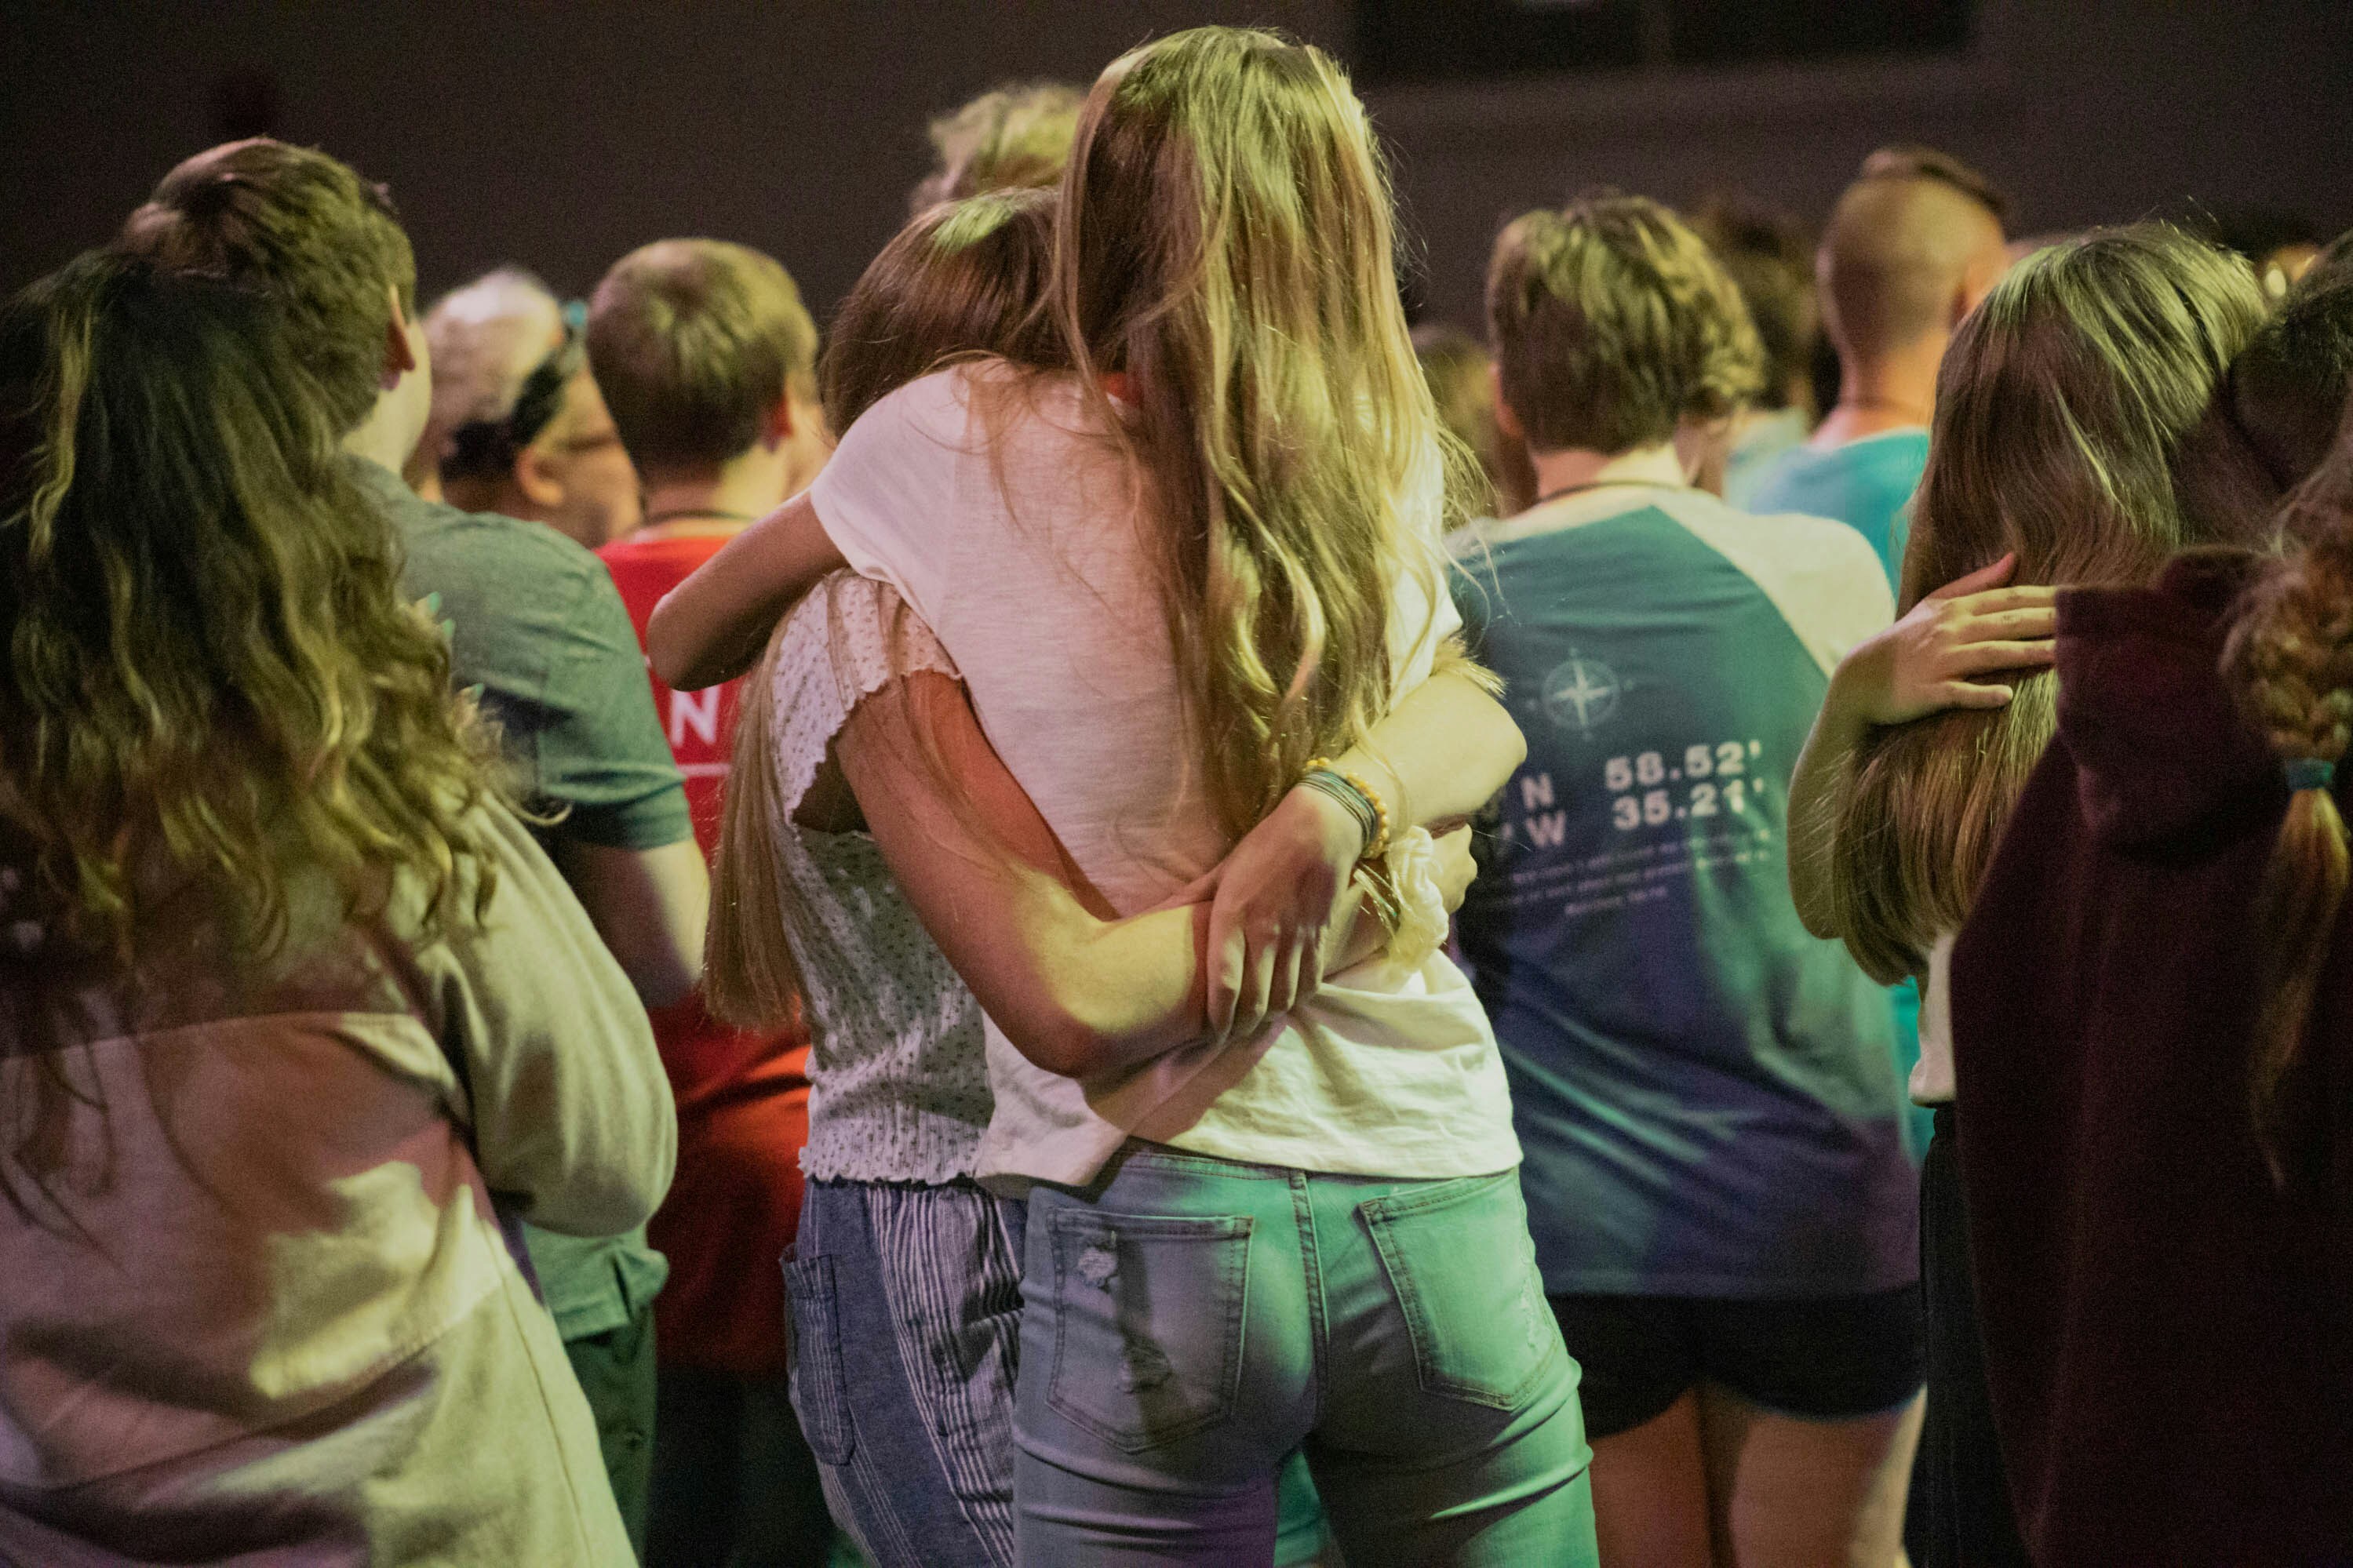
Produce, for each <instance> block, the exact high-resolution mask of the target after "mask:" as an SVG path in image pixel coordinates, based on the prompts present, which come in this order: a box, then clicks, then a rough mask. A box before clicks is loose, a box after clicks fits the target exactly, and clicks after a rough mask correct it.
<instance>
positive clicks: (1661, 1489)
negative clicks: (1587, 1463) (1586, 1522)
mask: <svg viewBox="0 0 2353 1568" xmlns="http://www.w3.org/2000/svg"><path fill="white" fill-rule="evenodd" d="M1707 1497H1708V1492H1707V1468H1706V1464H1705V1458H1704V1451H1703V1449H1702V1447H1701V1444H1700V1415H1699V1401H1698V1399H1697V1398H1696V1397H1695V1396H1694V1395H1693V1394H1684V1395H1683V1397H1682V1398H1681V1399H1678V1400H1676V1401H1675V1402H1674V1404H1672V1405H1669V1406H1668V1407H1667V1408H1666V1410H1665V1411H1664V1412H1663V1413H1662V1414H1660V1415H1655V1416H1653V1417H1651V1419H1650V1420H1648V1421H1645V1422H1643V1423H1642V1424H1641V1426H1637V1427H1635V1428H1633V1429H1632V1430H1631V1431H1627V1432H1620V1433H1618V1434H1616V1435H1615V1436H1609V1437H1597V1438H1595V1439H1594V1440H1593V1527H1594V1533H1595V1534H1596V1536H1598V1537H1599V1541H1600V1545H1601V1568H1711V1563H1712V1562H1713V1559H1712V1557H1711V1555H1710V1553H1709V1551H1708V1508H1707Z"/></svg>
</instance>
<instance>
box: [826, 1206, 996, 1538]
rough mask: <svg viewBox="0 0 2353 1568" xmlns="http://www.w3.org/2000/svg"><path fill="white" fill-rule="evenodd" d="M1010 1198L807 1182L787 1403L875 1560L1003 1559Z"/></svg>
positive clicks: (834, 1500)
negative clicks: (798, 1418) (790, 1399)
mask: <svg viewBox="0 0 2353 1568" xmlns="http://www.w3.org/2000/svg"><path fill="white" fill-rule="evenodd" d="M1024 1217H1025V1211H1024V1209H1023V1206H1022V1205H1018V1204H1008V1203H1005V1202H1003V1201H1001V1200H999V1199H997V1198H994V1197H991V1196H989V1194H987V1193H985V1192H983V1191H982V1190H981V1189H980V1188H979V1187H977V1186H976V1185H974V1184H971V1183H969V1182H955V1183H952V1184H948V1185H945V1186H922V1185H914V1184H894V1183H883V1182H811V1183H810V1184H808V1188H807V1194H806V1196H805V1197H804V1198H803V1199H802V1204H801V1220H800V1233H799V1239H798V1240H797V1243H796V1244H795V1246H794V1247H793V1250H792V1252H791V1253H790V1254H788V1255H787V1258H786V1264H785V1287H786V1292H787V1293H788V1294H789V1296H790V1298H791V1301H792V1327H793V1340H794V1344H793V1352H792V1401H793V1408H794V1410H795V1411H796V1412H797V1413H798V1414H799V1415H800V1420H801V1430H802V1432H803V1433H804V1434H806V1435H807V1438H808V1443H809V1447H810V1449H811V1450H812V1451H813V1452H814V1453H815V1454H816V1455H817V1460H818V1470H819V1473H820V1475H821V1476H822V1478H823V1480H824V1483H825V1495H826V1502H827V1504H828V1507H830V1508H831V1510H833V1516H834V1519H835V1521H837V1522H839V1524H840V1525H841V1527H842V1528H843V1529H845V1530H847V1531H849V1533H850V1534H851V1535H852V1536H854V1537H855V1538H856V1539H857V1542H858V1545H859V1548H860V1551H862V1552H865V1553H866V1556H867V1560H868V1561H869V1562H871V1563H873V1564H874V1565H875V1568H1012V1564H1013V1432H1012V1419H1013V1373H1014V1359H1015V1357H1016V1355H1017V1354H1018V1344H1019V1342H1018V1335H1019V1331H1020V1321H1021V1241H1022V1228H1023V1222H1024Z"/></svg>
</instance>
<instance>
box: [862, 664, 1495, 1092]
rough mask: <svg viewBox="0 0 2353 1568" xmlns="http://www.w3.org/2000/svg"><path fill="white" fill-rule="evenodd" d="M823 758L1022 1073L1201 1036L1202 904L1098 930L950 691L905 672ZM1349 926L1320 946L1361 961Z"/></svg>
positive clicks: (1076, 1068)
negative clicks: (1022, 1060)
mask: <svg viewBox="0 0 2353 1568" xmlns="http://www.w3.org/2000/svg"><path fill="white" fill-rule="evenodd" d="M925 745H929V746H932V747H934V748H936V755H937V757H938V759H939V763H940V764H941V765H940V766H939V767H938V768H937V769H934V767H933V766H932V765H931V763H929V762H927V761H926V760H925V756H924V752H923V749H922V748H923V747H924V746H925ZM836 755H837V757H838V758H839V762H840V765H841V770H842V773H843V774H844V776H845V777H846V778H847V779H848V780H849V785H850V788H851V790H852V791H853V792H854V793H855V794H856V795H857V797H858V801H859V804H860V807H861V808H862V810H863V811H864V813H865V816H866V820H867V825H868V826H869V827H870V829H871V831H872V832H873V835H874V841H875V843H876V845H877V847H880V848H881V851H882V857H883V859H884V860H885V861H886V862H888V863H889V865H890V867H891V871H892V875H893V876H894V877H895V878H897V879H898V881H899V885H900V887H901V889H902V891H904V892H905V894H906V896H907V900H908V901H909V902H910V903H911V904H912V905H913V907H914V910H915V912H916V914H917V916H918V917H920V918H921V919H922V921H923V925H924V927H925V928H926V929H927V930H928V931H931V933H932V936H933V938H934V941H936V942H938V943H939V944H940V950H941V952H944V953H945V954H946V955H947V959H948V962H949V963H952V964H954V965H955V970H956V973H958V974H959V975H961V976H962V977H963V978H964V981H965V984H966V985H968V986H969V987H971V989H972V993H973V994H974V995H975V996H976V997H977V998H978V999H979V1001H980V1005H981V1007H982V1008H983V1010H984V1011H986V1012H987V1014H988V1016H990V1017H991V1018H993V1019H995V1020H996V1021H997V1025H998V1026H999V1027H1001V1028H1003V1029H1004V1031H1005V1033H1006V1035H1007V1037H1008V1038H1009V1039H1011V1040H1012V1041H1013V1043H1014V1044H1015V1045H1016V1046H1017V1047H1019V1048H1020V1050H1021V1051H1022V1053H1023V1054H1024V1055H1025V1056H1027V1057H1029V1059H1030V1060H1031V1061H1033V1062H1035V1063H1036V1064H1037V1065H1039V1067H1042V1068H1046V1069H1047V1070H1048V1071H1050V1072H1056V1073H1061V1074H1063V1075H1065V1076H1068V1077H1072V1078H1083V1077H1089V1076H1092V1075H1093V1074H1096V1073H1101V1072H1104V1071H1108V1070H1113V1069H1117V1068H1124V1067H1130V1066H1133V1065H1134V1064H1136V1063H1138V1062H1142V1061H1145V1060H1147V1059H1149V1058H1152V1057H1155V1056H1157V1055H1159V1054H1160V1053H1161V1052H1163V1051H1166V1050H1167V1049H1169V1048H1171V1047H1176V1046H1179V1045H1183V1044H1186V1043H1187V1042H1188V1041H1191V1040H1195V1039H1198V1038H1200V1037H1203V1036H1204V1035H1206V1034H1207V1033H1208V1009H1207V1005H1206V986H1205V984H1204V978H1203V977H1204V973H1205V968H1204V964H1203V963H1202V954H1203V951H1204V944H1205V942H1206V939H1207V934H1208V915H1209V907H1208V904H1207V903H1206V902H1198V903H1183V904H1175V905H1171V906H1166V907H1163V908H1161V909H1158V910H1152V911H1150V912H1147V913H1145V914H1140V915H1135V916H1132V917H1129V918H1128V919H1125V920H1117V919H1113V918H1110V910H1109V909H1108V907H1107V906H1105V905H1104V904H1103V900H1102V899H1101V898H1100V896H1099V895H1097V894H1095V893H1094V892H1093V891H1092V889H1090V888H1088V887H1087V885H1086V883H1085V879H1083V877H1082V876H1081V875H1080V874H1079V872H1078V870H1077V869H1076V868H1075V867H1073V866H1071V863H1070V860H1069V858H1068V856H1067V855H1066V854H1065V853H1064V852H1063V850H1062V847H1061V846H1060V842H1059V841H1058V840H1057V839H1056V838H1055V837H1054V835H1053V832H1052V830H1051V829H1050V827H1049V826H1047V825H1046V822H1045V820H1044V819H1043V818H1042V817H1040V816H1039V814H1038V808H1037V807H1036V806H1035V805H1032V804H1031V802H1030V800H1029V795H1027V794H1026V793H1024V792H1023V790H1022V788H1021V785H1020V784H1019V783H1018V781H1017V780H1016V779H1015V778H1014V777H1013V775H1012V774H1011V773H1009V772H1008V770H1007V769H1006V767H1005V764H1004V763H1003V762H1001V761H1000V760H999V759H998V758H997V753H996V752H995V750H994V749H993V748H991V747H990V745H989V744H988V740H987V736H985V735H984V734H982V732H981V730H980V725H979V721H977V720H976V719H975V718H974V716H973V712H972V707H971V704H970V703H969V701H968V700H966V698H965V690H964V688H963V686H962V685H961V684H960V683H958V682H956V681H955V680H953V679H949V678H948V677H946V676H944V675H940V674H937V673H934V672H931V671H919V672H917V673H916V674H913V675H911V676H909V677H908V678H907V679H904V680H902V681H899V682H895V683H893V684H892V685H891V686H888V687H886V688H884V689H882V690H881V691H880V692H877V693H876V694H875V695H873V696H871V697H870V698H868V699H867V700H865V701H864V702H863V703H861V704H860V706H859V709H858V710H857V712H855V713H854V714H852V715H851V716H850V720H849V723H848V724H847V725H846V726H844V727H843V729H842V731H841V734H840V736H839V740H838V741H837V742H836ZM950 780H953V781H954V782H953V784H950V783H949V782H948V781H950ZM1466 880H1467V879H1466ZM1454 891H1456V892H1457V893H1459V889H1455V890H1454ZM1364 925H1365V927H1366V929H1365V930H1362V931H1359V930H1356V929H1355V928H1354V927H1347V928H1344V929H1343V930H1342V931H1341V932H1340V933H1339V934H1338V935H1337V936H1336V937H1335V943H1336V944H1337V945H1339V946H1341V947H1346V946H1348V945H1350V944H1352V943H1353V944H1354V945H1355V946H1356V948H1357V949H1358V951H1359V953H1360V954H1361V953H1362V952H1369V951H1371V950H1373V949H1375V948H1377V943H1378V942H1379V941H1380V937H1381V933H1380V930H1379V927H1378V925H1377V923H1376V922H1372V921H1366V922H1364ZM1333 956H1334V957H1335V959H1341V954H1339V953H1337V952H1335V954H1334V955H1333ZM1342 961H1345V960H1342Z"/></svg>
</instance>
